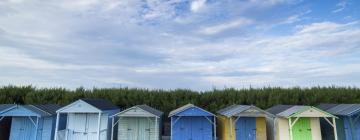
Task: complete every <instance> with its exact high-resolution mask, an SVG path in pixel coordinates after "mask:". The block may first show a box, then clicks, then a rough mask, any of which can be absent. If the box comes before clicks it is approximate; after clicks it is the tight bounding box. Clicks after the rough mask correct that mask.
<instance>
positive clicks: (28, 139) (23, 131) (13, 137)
mask: <svg viewBox="0 0 360 140" xmlns="http://www.w3.org/2000/svg"><path fill="white" fill-rule="evenodd" d="M10 131H11V132H10V140H33V139H35V134H36V133H35V126H34V124H33V123H32V122H31V121H30V119H29V118H28V117H13V118H12V124H11V130H10Z"/></svg>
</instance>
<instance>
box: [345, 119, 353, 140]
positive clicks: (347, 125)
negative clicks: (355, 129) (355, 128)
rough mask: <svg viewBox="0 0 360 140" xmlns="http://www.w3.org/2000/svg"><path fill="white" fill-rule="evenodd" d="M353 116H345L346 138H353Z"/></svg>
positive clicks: (348, 139)
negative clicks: (351, 121)
mask: <svg viewBox="0 0 360 140" xmlns="http://www.w3.org/2000/svg"><path fill="white" fill-rule="evenodd" d="M349 119H351V118H349V117H344V130H345V137H346V140H352V132H351V126H350V125H351V124H350V120H349Z"/></svg>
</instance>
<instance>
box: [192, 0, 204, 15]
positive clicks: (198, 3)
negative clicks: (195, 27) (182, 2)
mask: <svg viewBox="0 0 360 140" xmlns="http://www.w3.org/2000/svg"><path fill="white" fill-rule="evenodd" d="M205 3H206V0H193V1H192V2H191V11H193V12H198V11H199V10H200V9H201V8H203V7H204V6H205Z"/></svg>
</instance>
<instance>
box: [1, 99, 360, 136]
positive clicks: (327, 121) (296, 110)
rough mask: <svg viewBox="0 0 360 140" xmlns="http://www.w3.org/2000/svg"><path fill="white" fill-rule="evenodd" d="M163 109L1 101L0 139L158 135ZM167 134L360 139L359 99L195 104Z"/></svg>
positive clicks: (177, 116)
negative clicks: (213, 107)
mask: <svg viewBox="0 0 360 140" xmlns="http://www.w3.org/2000/svg"><path fill="white" fill-rule="evenodd" d="M162 115H163V113H162V112H161V111H159V110H157V109H154V108H152V107H150V106H147V105H137V106H134V107H131V108H128V109H125V110H121V111H120V109H119V108H118V107H117V106H114V105H113V104H112V103H111V102H109V101H107V100H103V99H80V100H77V101H75V102H73V103H71V104H69V105H67V106H64V107H60V106H58V105H16V104H3V105H0V140H160V139H161V132H162V130H161V129H162V127H161V126H162V120H163V119H162ZM169 117H170V120H171V123H170V130H171V133H170V134H171V136H170V138H171V140H216V139H217V140H360V104H321V105H319V106H317V107H314V106H302V105H277V106H274V107H271V108H269V109H267V110H262V109H260V108H258V107H256V106H252V105H232V106H229V107H226V108H224V109H221V110H219V111H218V112H217V113H216V114H213V113H211V112H209V111H206V110H204V109H202V108H200V107H197V106H195V105H193V104H187V105H185V106H182V107H180V108H178V109H175V110H173V111H171V112H170V113H169Z"/></svg>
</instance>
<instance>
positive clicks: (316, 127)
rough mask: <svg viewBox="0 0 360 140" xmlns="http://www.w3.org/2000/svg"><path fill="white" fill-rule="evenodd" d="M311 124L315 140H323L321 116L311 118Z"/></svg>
mask: <svg viewBox="0 0 360 140" xmlns="http://www.w3.org/2000/svg"><path fill="white" fill-rule="evenodd" d="M310 125H311V128H310V129H311V135H312V139H313V140H322V138H321V129H320V119H319V118H310Z"/></svg>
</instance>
